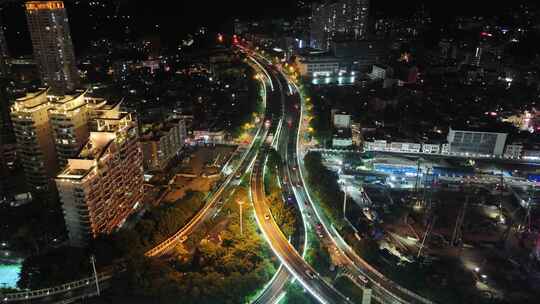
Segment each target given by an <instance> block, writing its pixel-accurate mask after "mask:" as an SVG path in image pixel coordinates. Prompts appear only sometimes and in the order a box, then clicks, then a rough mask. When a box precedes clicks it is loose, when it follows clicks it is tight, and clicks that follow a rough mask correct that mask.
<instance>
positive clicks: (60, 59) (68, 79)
mask: <svg viewBox="0 0 540 304" xmlns="http://www.w3.org/2000/svg"><path fill="white" fill-rule="evenodd" d="M26 19H27V22H28V28H29V31H30V37H31V38H32V47H33V50H34V58H35V60H36V62H37V64H38V68H39V72H40V74H41V80H42V82H43V85H44V86H47V87H51V88H52V89H53V91H54V92H55V93H57V94H63V93H65V92H71V91H73V90H74V89H76V88H77V87H78V85H79V73H78V70H77V65H76V62H75V53H74V51H73V43H72V41H71V33H70V28H69V22H68V16H67V12H66V9H65V8H64V3H63V2H62V1H30V2H27V3H26Z"/></svg>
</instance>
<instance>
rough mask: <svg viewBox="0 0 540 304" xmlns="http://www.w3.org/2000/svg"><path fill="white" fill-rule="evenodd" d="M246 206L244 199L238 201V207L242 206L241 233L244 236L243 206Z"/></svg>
mask: <svg viewBox="0 0 540 304" xmlns="http://www.w3.org/2000/svg"><path fill="white" fill-rule="evenodd" d="M243 206H244V201H242V200H239V201H238V207H240V235H241V236H244V225H243V220H242V207H243Z"/></svg>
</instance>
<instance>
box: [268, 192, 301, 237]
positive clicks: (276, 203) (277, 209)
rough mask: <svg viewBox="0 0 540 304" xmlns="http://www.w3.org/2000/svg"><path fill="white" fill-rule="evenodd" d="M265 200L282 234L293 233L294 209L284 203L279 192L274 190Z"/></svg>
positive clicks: (288, 234) (289, 234)
mask: <svg viewBox="0 0 540 304" xmlns="http://www.w3.org/2000/svg"><path fill="white" fill-rule="evenodd" d="M267 202H268V205H269V206H270V211H271V212H272V216H273V217H274V219H275V221H276V224H277V225H278V226H279V228H280V229H281V231H282V232H283V234H285V235H286V236H291V235H292V234H293V233H294V230H295V229H294V228H295V222H296V218H295V216H294V209H293V208H292V207H290V206H287V205H286V204H285V202H284V201H283V199H282V198H281V194H280V193H279V192H274V193H273V194H272V195H270V196H268V197H267Z"/></svg>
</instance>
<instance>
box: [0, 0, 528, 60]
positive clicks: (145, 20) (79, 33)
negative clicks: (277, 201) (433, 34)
mask: <svg viewBox="0 0 540 304" xmlns="http://www.w3.org/2000/svg"><path fill="white" fill-rule="evenodd" d="M81 1H85V0H81ZM65 2H66V4H67V6H68V14H69V17H70V23H71V27H72V36H73V39H74V42H75V46H76V48H77V50H80V49H82V48H84V47H85V46H86V44H87V43H88V41H89V40H91V39H94V38H97V37H102V36H111V37H112V38H114V37H115V34H118V33H115V31H116V30H118V29H117V28H114V27H113V28H102V29H101V30H99V31H93V30H92V29H89V28H88V25H89V24H91V22H89V21H90V19H89V18H90V17H89V16H88V14H87V12H86V11H84V10H76V9H73V7H72V5H73V3H74V2H75V0H66V1H65ZM110 2H114V3H120V4H121V6H120V12H121V13H123V14H129V15H132V16H134V20H133V23H132V35H139V36H140V35H143V34H147V33H155V32H156V27H155V26H156V25H157V24H159V33H160V35H161V36H162V37H165V39H167V38H170V39H171V40H172V41H175V40H178V39H180V38H182V37H184V36H185V34H187V33H190V32H192V31H193V30H194V29H195V28H197V27H198V26H201V25H205V26H208V27H209V29H210V30H211V31H227V30H230V29H231V26H230V25H231V20H233V19H234V18H241V19H246V18H251V19H260V18H262V17H284V18H288V17H291V16H294V15H295V14H297V13H298V9H297V4H296V3H297V2H296V1H288V0H272V1H261V0H257V1H245V0H244V1H217V0H197V1H183V0H172V1H171V0H153V1H144V0H110ZM306 2H311V1H306ZM521 2H523V1H512V2H511V4H510V5H513V6H516V5H517V4H518V3H521ZM528 2H530V3H534V1H528ZM0 3H2V4H3V6H4V10H3V12H2V16H3V23H4V25H5V26H7V30H6V36H7V39H8V44H9V47H10V50H11V53H12V54H13V55H16V56H18V55H24V54H29V53H30V52H31V47H30V41H29V37H28V33H27V29H26V20H25V16H24V10H23V7H22V5H21V3H23V1H20V0H0ZM421 5H424V6H425V8H426V10H428V11H429V12H430V13H431V14H432V15H433V16H434V19H435V21H440V22H441V23H444V22H446V21H447V20H448V19H453V18H454V17H455V16H456V15H473V14H474V15H476V14H484V15H493V14H498V13H499V12H504V11H505V9H506V11H507V8H505V9H502V6H503V4H501V3H500V1H476V0H469V1H462V0H453V1H429V0H408V1H395V0H374V1H372V6H373V9H372V15H373V12H377V15H390V16H405V15H407V14H411V13H412V12H413V11H414V10H415V9H417V8H419V7H420V6H421ZM504 5H505V6H507V7H508V5H509V3H508V2H507V1H505V3H504Z"/></svg>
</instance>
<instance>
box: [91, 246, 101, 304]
mask: <svg viewBox="0 0 540 304" xmlns="http://www.w3.org/2000/svg"><path fill="white" fill-rule="evenodd" d="M90 263H91V264H92V269H93V270H94V278H95V279H96V291H97V295H98V297H99V295H100V292H99V280H98V275H97V271H96V257H95V256H94V255H91V256H90Z"/></svg>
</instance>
